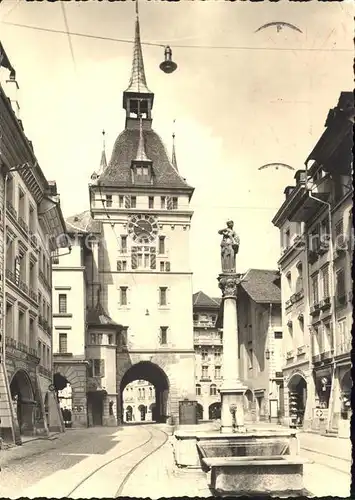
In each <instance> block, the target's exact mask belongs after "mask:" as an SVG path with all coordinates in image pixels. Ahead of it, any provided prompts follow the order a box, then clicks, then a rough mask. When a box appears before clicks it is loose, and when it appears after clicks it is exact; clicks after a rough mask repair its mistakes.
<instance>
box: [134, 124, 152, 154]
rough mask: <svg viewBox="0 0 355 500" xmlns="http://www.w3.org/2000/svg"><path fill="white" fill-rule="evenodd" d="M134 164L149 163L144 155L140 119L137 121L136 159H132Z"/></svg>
mask: <svg viewBox="0 0 355 500" xmlns="http://www.w3.org/2000/svg"><path fill="white" fill-rule="evenodd" d="M134 161H135V162H138V163H139V162H151V161H152V160H150V159H149V158H148V156H147V155H146V152H145V145H144V137H143V125H142V117H140V120H139V141H138V148H137V154H136V158H135V159H134Z"/></svg>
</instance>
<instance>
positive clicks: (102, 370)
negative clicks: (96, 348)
mask: <svg viewBox="0 0 355 500" xmlns="http://www.w3.org/2000/svg"><path fill="white" fill-rule="evenodd" d="M100 375H101V377H104V376H105V360H104V359H100Z"/></svg>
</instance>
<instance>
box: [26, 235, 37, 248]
mask: <svg viewBox="0 0 355 500" xmlns="http://www.w3.org/2000/svg"><path fill="white" fill-rule="evenodd" d="M28 234H29V237H30V242H31V245H32V246H33V247H34V248H37V247H38V239H37V236H35V235H34V234H33V233H32V231H29V233H28Z"/></svg>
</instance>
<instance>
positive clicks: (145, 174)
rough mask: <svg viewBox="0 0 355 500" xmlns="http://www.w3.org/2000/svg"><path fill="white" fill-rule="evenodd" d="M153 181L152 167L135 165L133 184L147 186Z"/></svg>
mask: <svg viewBox="0 0 355 500" xmlns="http://www.w3.org/2000/svg"><path fill="white" fill-rule="evenodd" d="M150 181H151V168H150V165H133V168H132V182H134V183H137V184H146V183H150Z"/></svg>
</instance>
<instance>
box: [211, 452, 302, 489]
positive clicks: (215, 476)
mask: <svg viewBox="0 0 355 500" xmlns="http://www.w3.org/2000/svg"><path fill="white" fill-rule="evenodd" d="M202 462H203V464H204V466H205V467H206V468H207V469H208V470H211V479H210V488H211V491H212V492H213V493H214V494H216V495H218V496H221V495H234V496H235V495H237V496H240V495H249V496H250V495H253V496H254V495H272V496H283V497H290V496H306V495H307V493H308V492H306V491H305V490H304V486H303V464H304V463H306V462H307V460H302V459H301V458H299V457H291V456H289V455H288V456H287V455H283V456H275V455H269V456H267V455H265V456H263V457H262V456H260V457H256V456H250V457H214V458H203V459H202Z"/></svg>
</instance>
